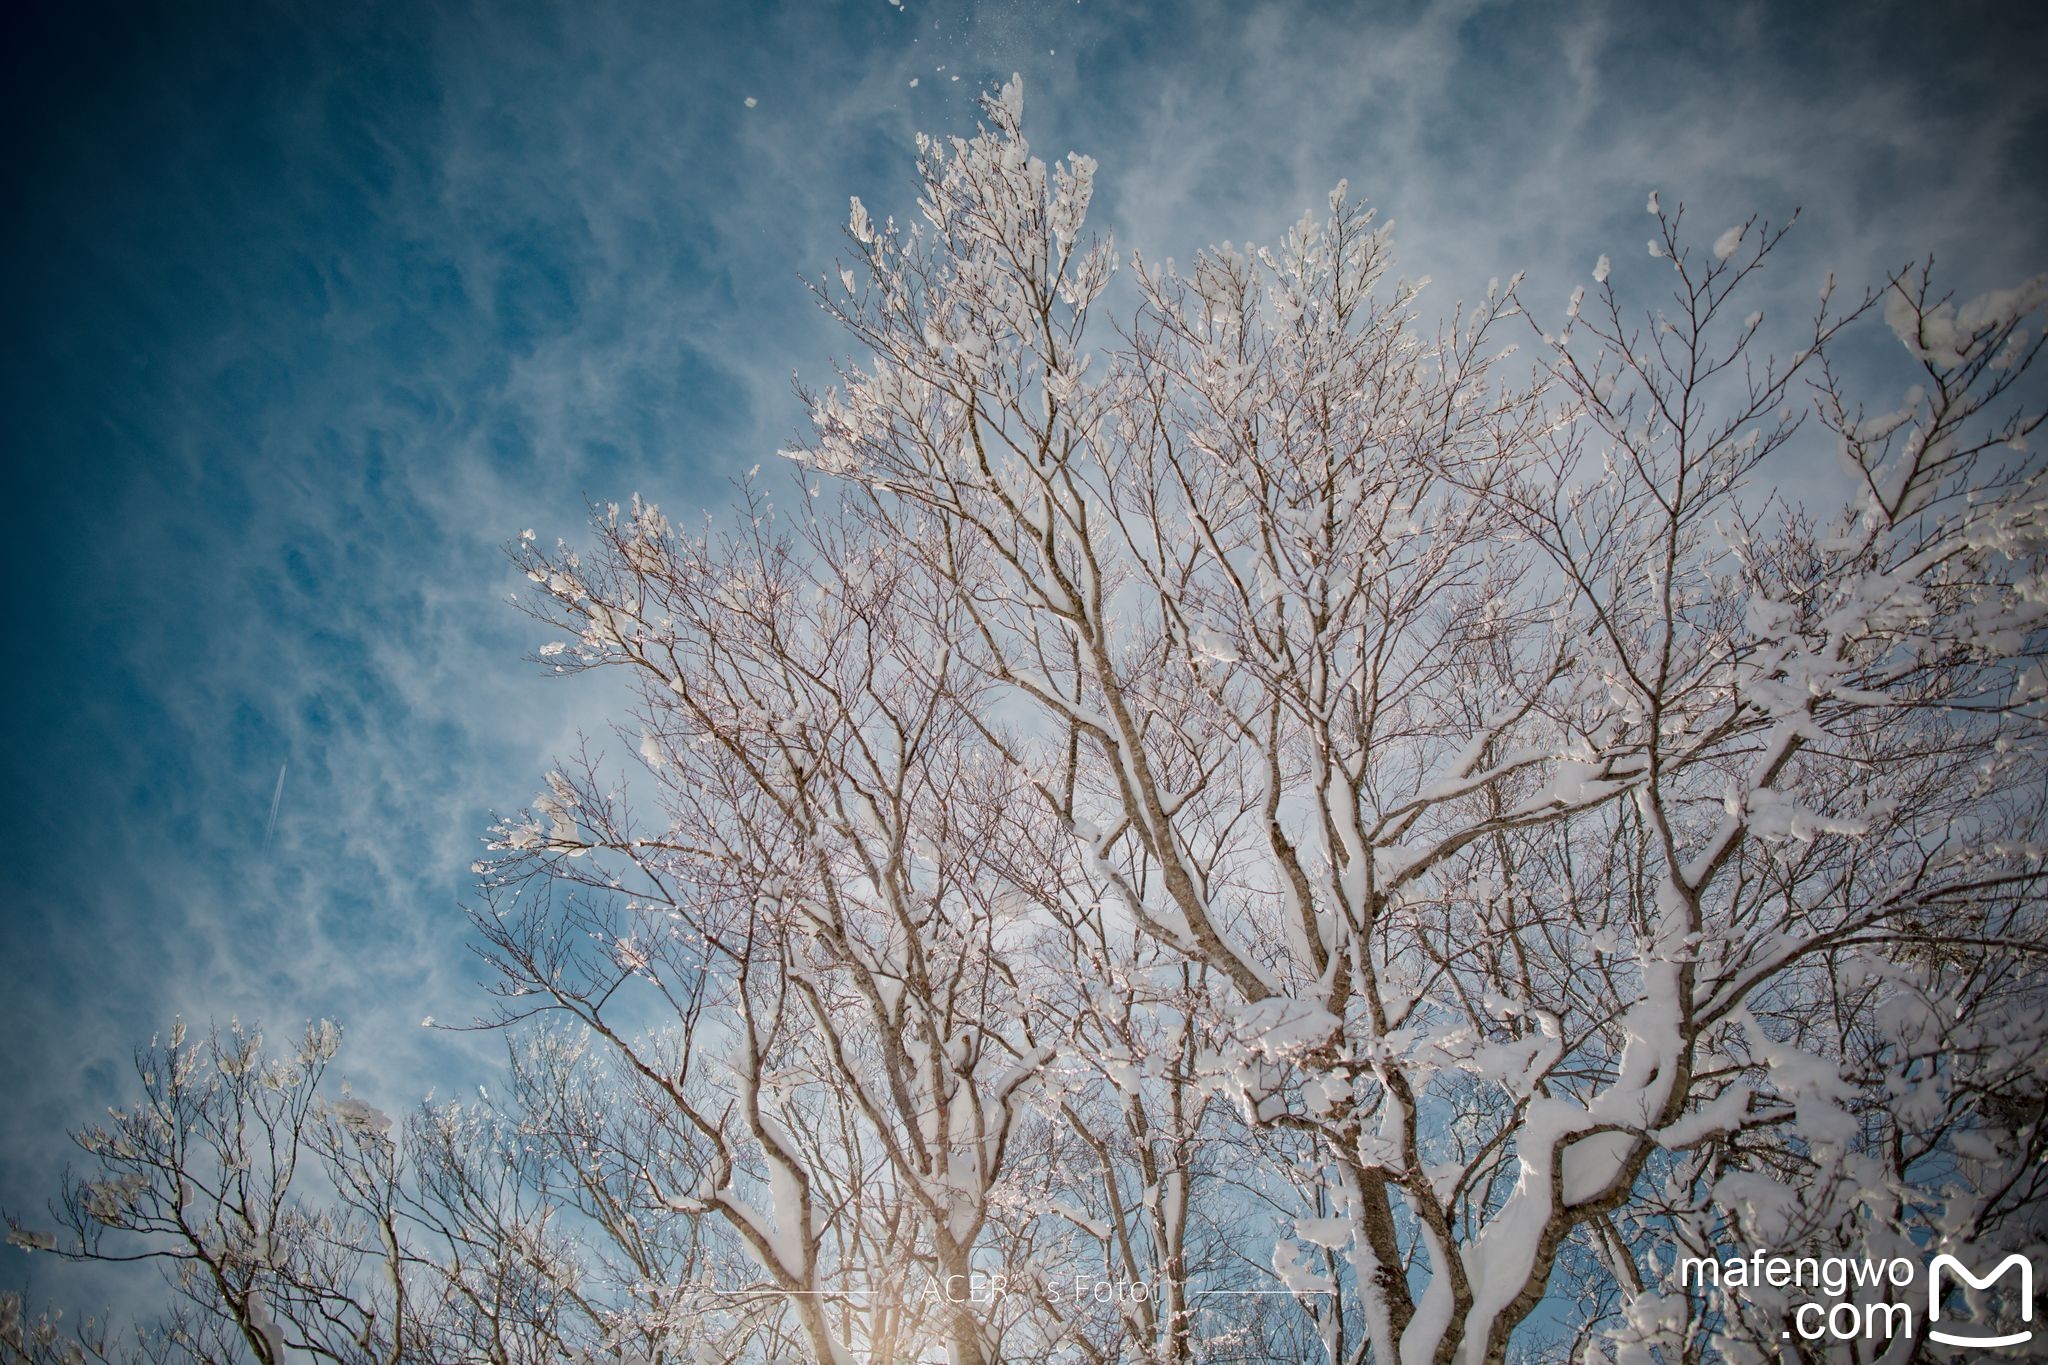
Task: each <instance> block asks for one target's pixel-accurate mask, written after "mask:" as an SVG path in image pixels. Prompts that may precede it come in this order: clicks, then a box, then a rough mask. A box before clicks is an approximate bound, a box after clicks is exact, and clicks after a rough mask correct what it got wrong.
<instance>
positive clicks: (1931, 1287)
mask: <svg viewBox="0 0 2048 1365" xmlns="http://www.w3.org/2000/svg"><path fill="white" fill-rule="evenodd" d="M1943 1271H1947V1272H1948V1274H1949V1275H1950V1276H1951V1277H1952V1280H1951V1281H1950V1282H1953V1280H1961V1281H1962V1282H1963V1283H1964V1284H1966V1285H1968V1286H1969V1287H1970V1288H1971V1289H1975V1290H1978V1291H1980V1292H1981V1291H1984V1290H1988V1289H1990V1288H1991V1287H1992V1286H1993V1285H1994V1284H1996V1283H1997V1282H1998V1281H2000V1280H2002V1279H2004V1278H2005V1276H2006V1273H2007V1272H2008V1271H2011V1272H2016V1273H2017V1274H2018V1275H2019V1300H2018V1301H2019V1306H2020V1321H2021V1322H2025V1323H2031V1322H2033V1320H2034V1263H2033V1262H2032V1261H2030V1260H2028V1259H2027V1258H2026V1257H2025V1256H2022V1255H2021V1254H2020V1253H2019V1252H2017V1251H2015V1252H2014V1253H2013V1254H2012V1255H2010V1256H2008V1257H2006V1258H2005V1259H2004V1260H2002V1261H2000V1262H1999V1263H1998V1264H1997V1265H1996V1266H1994V1267H1993V1268H1992V1270H1991V1273H1989V1274H1988V1275H1985V1276H1983V1277H1982V1278H1979V1277H1978V1276H1976V1275H1974V1274H1972V1273H1971V1272H1970V1268H1969V1267H1968V1266H1966V1265H1964V1264H1963V1263H1962V1262H1961V1261H1959V1260H1957V1259H1956V1258H1955V1257H1953V1256H1950V1255H1948V1254H1947V1253H1946V1252H1944V1253H1943V1254H1941V1255H1939V1256H1936V1257H1935V1258H1934V1259H1933V1260H1932V1261H1930V1262H1928V1265H1927V1336H1928V1339H1929V1340H1931V1341H1938V1342H1940V1343H1942V1344H1943V1345H1944V1346H1980V1347H1984V1348H1986V1349H1990V1348H1993V1347H2000V1346H2023V1345H2025V1344H2026V1343H2027V1342H2029V1341H2032V1340H2033V1339H2034V1332H2033V1328H2032V1327H2028V1328H2026V1329H2024V1330H2022V1331H2017V1332H2002V1333H2001V1332H1984V1331H1980V1330H1971V1329H1970V1328H1969V1327H1968V1325H1967V1324H1961V1325H1956V1326H1951V1325H1949V1324H1947V1323H1943V1322H1942V1313H1941V1301H1942V1297H1943V1295H1944V1294H1945V1293H1946V1284H1945V1283H1944V1281H1943V1278H1942V1272H1943ZM1938 1323H1939V1324H1941V1325H1939V1326H1937V1325H1936V1324H1938Z"/></svg>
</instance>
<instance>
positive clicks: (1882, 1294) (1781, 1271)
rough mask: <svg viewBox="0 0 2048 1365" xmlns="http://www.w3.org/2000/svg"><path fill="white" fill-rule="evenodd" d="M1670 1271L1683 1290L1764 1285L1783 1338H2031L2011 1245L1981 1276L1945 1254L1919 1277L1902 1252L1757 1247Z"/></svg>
mask: <svg viewBox="0 0 2048 1365" xmlns="http://www.w3.org/2000/svg"><path fill="white" fill-rule="evenodd" d="M1678 1273H1679V1284H1680V1287H1681V1288H1683V1289H1685V1290H1688V1291H1698V1290H1707V1289H1717V1290H1720V1291H1722V1292H1723V1293H1726V1294H1729V1295H1731V1296H1733V1297H1736V1298H1747V1297H1750V1295H1751V1294H1752V1293H1753V1292H1755V1291H1758V1290H1762V1291H1766V1292H1767V1293H1768V1294H1769V1296H1770V1299H1771V1301H1772V1302H1773V1303H1774V1304H1775V1303H1776V1302H1779V1301H1782V1302H1784V1304H1785V1320H1786V1321H1787V1322H1788V1323H1789V1325H1788V1326H1787V1327H1786V1328H1785V1329H1784V1331H1783V1332H1782V1333H1781V1335H1782V1336H1784V1337H1786V1338H1787V1339H1791V1338H1797V1339H1798V1340H1800V1341H1804V1342H1863V1343H1867V1344H1873V1345H1881V1344H1883V1343H1887V1342H1892V1341H1896V1340H1899V1339H1900V1338H1912V1337H1921V1338H1924V1339H1925V1340H1927V1341H1930V1342H1935V1343H1938V1344H1940V1345H1943V1346H1954V1347H1962V1348H1965V1349H1973V1350H1983V1351H2005V1350H2008V1349H2010V1348H2012V1347H2017V1346H2025V1345H2028V1344H2030V1343H2032V1342H2033V1341H2034V1328H2033V1321H2034V1264H2033V1262H2032V1261H2031V1260H2029V1259H2028V1258H2027V1257H2026V1256H2025V1255H2023V1254H2021V1253H2019V1252H2014V1253H2012V1254H2011V1255H2009V1256H2007V1257H2005V1259H2003V1260H2001V1261H1999V1262H1998V1263H1997V1264H1996V1265H1994V1266H1992V1267H1991V1269H1990V1270H1988V1271H1985V1272H1984V1273H1983V1274H1981V1275H1980V1274H1978V1273H1977V1271H1976V1269H1975V1268H1974V1267H1973V1266H1972V1265H1971V1264H1970V1263H1968V1262H1965V1261H1964V1260H1962V1259H1961V1258H1960V1257H1957V1256H1955V1255H1952V1254H1950V1253H1948V1252H1943V1253H1941V1254H1940V1255H1937V1256H1936V1257H1935V1258H1934V1259H1933V1260H1931V1261H1929V1262H1928V1263H1927V1268H1926V1272H1925V1274H1924V1276H1923V1275H1922V1273H1921V1269H1920V1267H1919V1266H1918V1265H1916V1264H1914V1263H1913V1261H1911V1260H1909V1259H1907V1258H1906V1257H1904V1256H1895V1257H1892V1258H1890V1259H1888V1260H1872V1259H1868V1258H1864V1257H1853V1256H1780V1255H1774V1254H1772V1253H1769V1252H1765V1251H1754V1252H1751V1253H1750V1255H1748V1256H1747V1257H1742V1256H1730V1257H1727V1258H1726V1259H1722V1260H1716V1259H1714V1258H1711V1257H1680V1258H1679V1262H1678ZM1916 1281H1921V1282H1923V1289H1924V1299H1922V1297H1921V1295H1917V1294H1914V1293H1913V1292H1912V1291H1913V1287H1914V1285H1915V1282H1916ZM1787 1291H1790V1293H1789V1295H1788V1294H1787ZM1916 1299H1918V1300H1921V1301H1922V1302H1924V1304H1925V1318H1924V1320H1922V1321H1920V1322H1917V1323H1916V1322H1915V1320H1914V1318H1915V1314H1914V1307H1915V1300H1916Z"/></svg>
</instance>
